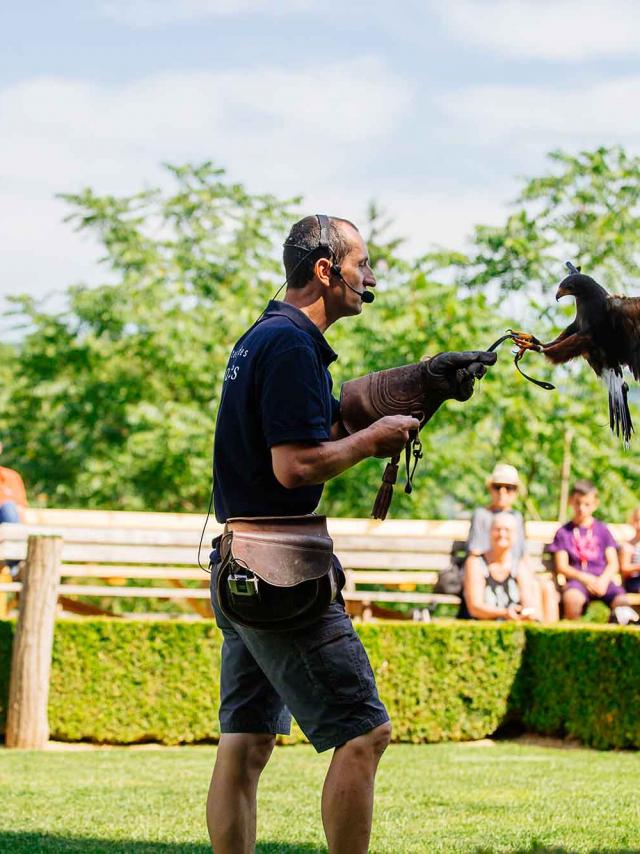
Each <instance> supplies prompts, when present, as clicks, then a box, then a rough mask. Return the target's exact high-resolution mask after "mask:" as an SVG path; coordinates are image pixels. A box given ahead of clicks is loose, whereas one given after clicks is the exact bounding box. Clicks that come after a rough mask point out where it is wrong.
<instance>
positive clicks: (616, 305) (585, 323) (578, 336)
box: [514, 262, 640, 445]
mask: <svg viewBox="0 0 640 854" xmlns="http://www.w3.org/2000/svg"><path fill="white" fill-rule="evenodd" d="M566 266H567V268H568V269H569V270H570V274H569V275H568V276H567V277H566V278H565V279H563V280H562V281H561V282H560V286H559V287H558V290H557V293H556V300H559V299H560V298H561V297H565V296H573V297H575V301H576V317H575V320H574V321H573V323H570V324H569V326H567V328H566V329H565V330H564V331H563V332H561V333H560V335H558V337H557V338H556V339H555V340H553V341H550V342H549V343H548V344H542V343H541V342H540V341H538V340H537V339H536V338H535V337H534V336H532V335H526V334H522V333H516V336H517V337H514V340H515V341H516V344H518V346H520V347H522V348H525V349H532V350H538V351H540V352H542V353H543V354H544V355H545V356H546V357H547V359H549V360H550V361H551V362H554V363H555V364H561V363H563V362H568V361H570V360H571V359H575V358H576V357H578V356H583V357H584V358H585V359H586V360H587V362H588V363H589V364H590V365H591V367H592V368H593V370H594V371H595V372H596V374H597V375H598V376H599V377H600V378H601V379H603V380H604V382H605V384H606V385H607V388H608V390H609V424H610V427H611V430H612V432H613V433H615V434H616V435H617V436H622V439H623V441H624V443H625V445H628V444H629V440H630V439H631V433H632V432H633V422H632V421H631V413H630V411H629V403H628V400H627V395H628V391H629V386H628V385H627V383H626V382H625V381H624V377H623V374H622V368H623V366H626V367H627V368H629V370H630V371H631V373H632V374H633V377H634V379H635V380H640V297H624V296H621V297H619V296H613V295H610V294H608V293H607V291H606V290H605V289H604V288H603V287H602V286H601V285H599V284H598V283H597V282H596V281H595V280H594V279H592V278H591V276H585V275H584V274H582V273H581V272H580V268H579V267H578V268H576V267H574V266H573V264H571V263H569V262H567V264H566Z"/></svg>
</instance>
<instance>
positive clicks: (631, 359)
mask: <svg viewBox="0 0 640 854" xmlns="http://www.w3.org/2000/svg"><path fill="white" fill-rule="evenodd" d="M607 306H608V311H609V317H610V319H611V327H612V331H613V332H614V333H615V336H616V345H617V347H618V348H619V349H620V350H622V358H621V361H622V362H623V364H625V365H628V366H629V370H630V371H631V373H632V374H633V376H634V379H636V380H640V297H617V296H610V297H609V298H608V300H607Z"/></svg>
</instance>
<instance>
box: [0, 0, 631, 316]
mask: <svg viewBox="0 0 640 854" xmlns="http://www.w3.org/2000/svg"><path fill="white" fill-rule="evenodd" d="M0 46H1V49H0V187H1V188H2V192H1V194H0V223H2V225H1V226H0V311H1V310H2V309H3V307H5V306H6V303H5V301H4V298H5V297H6V296H7V295H10V294H17V293H29V294H31V295H33V296H34V297H37V298H39V299H41V298H45V297H47V302H46V305H56V304H57V302H58V301H59V299H60V297H59V296H57V295H59V294H60V293H61V292H62V291H63V290H64V289H65V288H66V287H67V286H68V285H70V284H74V283H78V282H88V283H98V282H100V280H101V277H104V273H103V272H102V271H101V269H100V266H99V264H98V259H99V256H100V247H99V246H98V245H97V244H96V243H94V242H93V240H92V238H91V237H90V236H88V235H78V234H76V233H74V231H73V230H72V228H71V227H70V225H69V224H68V223H65V222H64V217H65V215H66V214H67V213H68V208H66V206H65V204H64V203H63V202H62V201H61V200H60V199H57V198H56V194H57V193H63V192H76V191H78V190H80V189H82V188H84V187H87V186H90V187H92V188H93V189H95V190H96V191H98V192H115V193H129V192H135V191H137V190H140V189H143V188H145V187H150V186H155V185H159V184H162V182H163V181H165V180H166V178H165V177H164V175H163V172H162V169H161V166H160V164H161V163H163V162H167V161H168V162H172V163H184V162H187V161H191V162H200V161H203V160H213V161H214V162H215V163H216V164H217V165H219V166H222V167H224V168H225V169H226V170H227V171H228V174H229V175H230V177H231V178H233V179H234V180H238V181H241V182H242V183H244V184H245V185H246V186H247V188H248V189H249V190H250V191H253V192H271V193H274V194H275V195H277V196H280V197H283V198H285V197H290V196H294V195H301V196H303V197H304V210H305V211H306V212H310V213H313V212H325V213H329V214H334V215H338V216H343V217H346V218H348V219H351V220H353V221H355V222H356V223H358V222H359V221H360V222H361V221H362V220H363V217H364V214H365V211H366V208H367V205H368V203H369V202H370V201H371V200H375V201H377V202H378V203H379V205H380V206H381V207H382V208H383V209H384V211H385V212H386V213H387V214H388V215H389V216H390V217H392V218H393V220H394V231H395V233H396V234H398V235H402V236H405V237H406V238H407V244H406V251H407V252H416V253H417V252H422V251H425V250H427V249H428V248H430V247H432V246H435V245H440V246H448V247H451V248H463V247H464V244H465V240H466V239H467V238H468V235H469V234H470V232H471V230H472V228H473V226H474V225H475V224H478V223H487V224H497V223H499V222H500V221H502V220H503V218H504V217H505V215H506V212H507V210H508V204H509V203H510V202H511V201H512V200H513V198H514V197H515V195H516V193H517V191H518V188H519V187H520V186H521V183H522V177H523V176H532V175H536V174H539V173H541V172H542V171H544V170H545V169H547V168H548V166H547V165H546V164H545V154H546V153H547V152H549V151H551V150H553V149H556V148H564V149H566V150H569V151H578V150H581V149H585V148H594V147H596V146H598V145H611V144H616V143H620V144H623V145H625V146H626V147H627V148H628V149H629V150H632V151H638V148H639V144H640V108H639V107H640V4H638V3H637V0H607V2H600V0H598V2H590V0H553V2H548V0H421V2H419V0H402V2H396V3H390V2H388V0H385V1H384V2H378V0H369V2H362V0H354V2H348V0H342V2H340V3H338V2H335V0H270V2H267V0H83V2H79V0H76V2H73V1H72V0H57V2H56V3H51V2H50V0H46V1H45V0H22V2H20V3H9V2H7V3H3V4H2V8H1V9H0ZM283 237H284V235H283ZM6 323H7V321H6V319H5V320H4V321H3V322H2V323H0V331H1V330H2V329H5V330H6V328H7V327H6Z"/></svg>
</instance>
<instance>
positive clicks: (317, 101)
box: [0, 58, 412, 295]
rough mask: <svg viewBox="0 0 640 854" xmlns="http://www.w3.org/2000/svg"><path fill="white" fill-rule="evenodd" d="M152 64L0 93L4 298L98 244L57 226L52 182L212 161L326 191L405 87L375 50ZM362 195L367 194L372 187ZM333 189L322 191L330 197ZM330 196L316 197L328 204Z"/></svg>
mask: <svg viewBox="0 0 640 854" xmlns="http://www.w3.org/2000/svg"><path fill="white" fill-rule="evenodd" d="M317 85H318V76H317V70H316V69H315V68H313V69H310V70H304V69H303V70H299V71H298V70H296V71H287V70H283V69H280V68H274V67H267V68H259V69H254V70H241V71H231V70H228V71H224V72H183V73H174V74H159V75H153V76H149V77H146V78H143V79H141V80H138V81H135V82H128V83H125V84H122V85H111V86H107V85H99V84H95V83H89V82H86V81H79V80H72V79H66V78H57V77H41V78H35V79H31V80H27V81H23V82H21V83H18V84H15V85H13V86H9V87H6V88H5V89H4V90H0V182H1V183H2V184H3V186H4V187H5V189H6V196H5V198H4V199H3V200H2V202H0V217H2V220H3V221H5V222H6V221H9V222H11V229H3V230H2V231H0V265H1V266H2V269H1V270H0V295H2V294H7V293H15V292H16V291H29V292H31V293H36V292H37V293H43V292H45V291H48V290H49V289H55V288H58V289H59V288H62V287H64V286H65V285H67V284H68V283H69V282H70V281H77V280H78V279H81V278H83V276H84V275H85V274H86V271H87V266H88V264H87V256H88V254H89V252H90V251H91V250H92V247H91V246H90V245H88V244H87V243H86V242H82V241H81V239H80V238H79V237H78V236H77V235H74V234H73V233H72V232H71V230H70V228H69V226H66V225H65V226H63V225H61V224H60V219H61V217H62V215H63V207H62V205H61V204H60V203H59V202H57V201H54V200H52V196H53V194H54V193H56V192H61V191H64V192H74V191H76V190H78V189H80V188H82V187H83V186H88V185H90V186H92V187H94V188H96V189H97V190H98V191H99V192H132V191H135V190H137V189H140V188H141V187H142V186H144V185H145V184H146V185H148V184H150V183H155V182H157V181H158V180H159V179H160V172H159V168H158V164H159V163H161V162H163V161H173V162H178V163H180V162H186V161H188V160H191V161H199V160H204V159H213V160H214V161H215V162H216V163H218V164H220V165H223V166H226V167H228V168H229V171H230V173H231V175H232V177H233V178H234V179H237V180H241V181H243V182H245V183H246V184H247V185H248V186H249V188H250V189H252V190H254V191H267V190H268V191H271V192H275V193H277V194H278V195H280V196H287V195H298V194H304V195H306V194H309V193H312V192H316V193H317V194H318V195H319V196H322V195H323V193H324V192H326V188H327V187H329V186H340V185H341V184H342V183H344V182H345V181H348V179H349V176H350V171H351V170H352V169H353V167H354V166H355V167H357V168H358V169H362V166H363V164H366V163H367V161H368V160H369V159H370V158H374V157H375V156H376V154H377V153H378V152H379V147H380V144H381V143H382V142H383V141H384V140H385V139H386V137H387V136H388V135H390V134H392V133H393V132H394V130H395V127H396V125H397V123H398V122H399V121H400V120H401V119H402V118H403V117H404V115H405V114H406V112H407V110H408V108H409V106H410V104H411V101H412V92H411V89H410V87H409V86H408V85H407V84H406V83H405V82H404V80H403V79H401V78H399V77H398V76H396V75H394V74H393V73H392V72H390V71H389V70H388V68H387V67H386V66H385V65H384V64H383V63H382V62H380V61H378V60H376V59H372V58H369V59H361V60H357V61H352V62H343V63H337V64H334V65H331V66H328V67H325V68H324V69H323V75H322V90H323V97H322V98H310V97H309V92H311V91H314V90H316V89H317ZM368 195H369V194H367V196H366V198H368ZM329 201H330V199H328V201H327V204H328V202H329ZM323 207H324V206H323Z"/></svg>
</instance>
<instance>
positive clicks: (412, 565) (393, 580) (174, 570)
mask: <svg viewBox="0 0 640 854" xmlns="http://www.w3.org/2000/svg"><path fill="white" fill-rule="evenodd" d="M203 523H204V517H203V516H201V515H196V514H171V513H134V512H118V511H113V512H111V511H94V510H49V509H37V508H31V509H29V510H28V511H27V520H26V524H25V525H2V526H0V559H18V560H21V559H23V558H24V556H25V554H26V542H27V537H28V536H29V535H30V534H38V533H40V534H52V533H56V534H60V535H61V536H62V538H63V540H64V546H63V554H62V577H61V584H60V587H59V595H60V600H59V601H60V603H61V605H62V606H63V607H64V609H65V610H67V611H72V612H75V613H86V614H100V613H111V611H109V609H107V608H105V607H104V603H103V602H102V601H101V603H100V604H99V605H96V604H95V601H94V602H93V603H91V602H87V597H92V598H93V599H94V600H95V597H99V598H100V599H101V600H104V599H111V598H112V597H125V598H144V599H149V600H152V599H164V600H171V601H172V602H173V603H177V602H182V603H183V606H182V607H183V613H186V612H185V611H184V607H185V606H186V607H187V608H188V609H189V610H190V612H191V613H195V614H198V615H200V616H210V615H211V610H210V605H209V590H208V577H207V575H206V574H205V573H204V572H203V571H202V570H201V569H200V568H199V567H198V565H197V557H196V556H197V548H198V542H199V539H200V533H201V530H202V525H203ZM556 528H557V523H556V522H529V523H527V539H528V542H529V550H530V555H531V561H532V563H533V566H534V568H535V569H536V570H538V571H545V567H544V565H543V550H544V546H545V544H546V543H548V542H550V541H551V539H552V538H553V534H554V533H555V530H556ZM611 528H612V532H613V534H614V536H616V537H628V536H630V532H631V529H630V528H629V527H628V526H622V525H612V526H611ZM220 530H221V526H220V525H218V524H217V523H216V522H212V521H211V520H210V521H209V525H208V528H207V533H206V535H205V540H204V541H203V548H202V561H203V564H204V565H205V566H206V565H207V563H208V553H209V550H210V542H211V539H212V538H213V537H214V536H216V535H217V534H219V533H220ZM329 531H330V534H331V536H332V537H333V540H334V547H335V551H336V554H337V555H338V557H339V559H340V561H341V563H342V565H343V567H344V569H345V574H346V579H347V580H346V585H345V589H344V592H343V595H344V598H345V600H346V601H347V603H348V607H349V610H350V612H351V613H352V614H354V615H356V616H357V615H360V616H362V617H364V618H365V619H366V618H367V617H369V616H394V617H397V616H398V611H392V610H390V609H389V608H388V606H389V604H395V605H398V604H401V605H403V606H404V607H405V609H408V610H409V611H410V610H411V608H412V606H413V608H414V609H417V610H420V609H423V608H425V607H430V608H431V607H433V606H435V605H449V606H456V605H458V604H459V597H457V596H451V595H445V594H438V593H434V592H433V586H434V584H435V582H436V581H437V578H438V573H439V572H440V570H442V569H444V568H446V567H447V566H448V565H449V563H450V559H451V550H452V547H453V545H454V544H455V543H456V542H459V541H464V540H465V539H466V536H467V531H468V522H466V521H464V520H444V521H431V520H429V521H427V520H400V519H388V520H385V521H384V522H379V521H375V520H371V519H330V520H329ZM20 586H21V585H20V583H19V582H17V581H5V582H4V583H0V595H2V594H3V593H5V594H6V593H15V592H18V591H19V590H20ZM638 599H639V600H640V596H639V597H638ZM405 616H410V613H405Z"/></svg>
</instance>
